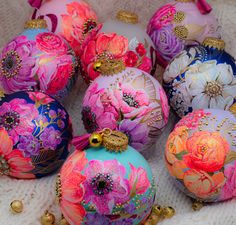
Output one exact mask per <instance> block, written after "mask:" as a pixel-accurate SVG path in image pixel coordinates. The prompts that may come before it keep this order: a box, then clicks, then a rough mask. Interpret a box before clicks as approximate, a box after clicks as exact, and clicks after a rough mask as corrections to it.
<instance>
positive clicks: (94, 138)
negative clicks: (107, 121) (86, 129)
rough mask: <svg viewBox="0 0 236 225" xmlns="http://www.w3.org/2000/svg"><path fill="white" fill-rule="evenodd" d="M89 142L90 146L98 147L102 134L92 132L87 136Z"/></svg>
mask: <svg viewBox="0 0 236 225" xmlns="http://www.w3.org/2000/svg"><path fill="white" fill-rule="evenodd" d="M89 143H90V146H91V147H94V148H97V147H100V146H101V144H102V135H101V134H99V133H96V132H94V133H93V134H91V136H90V137H89Z"/></svg>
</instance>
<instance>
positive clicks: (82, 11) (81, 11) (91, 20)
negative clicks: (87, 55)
mask: <svg viewBox="0 0 236 225" xmlns="http://www.w3.org/2000/svg"><path fill="white" fill-rule="evenodd" d="M97 25H98V20H97V16H96V13H95V12H94V11H93V10H92V8H91V7H90V6H89V5H88V4H87V3H86V2H84V1H79V2H75V1H74V2H71V3H69V4H67V14H64V15H62V27H63V32H62V36H63V37H64V38H65V39H66V40H67V41H68V42H69V44H70V45H71V47H72V48H73V49H74V51H75V53H76V55H81V51H82V48H81V43H82V42H83V41H84V39H86V38H87V37H88V36H95V35H96V34H97V32H98V29H97V27H98V26H97ZM94 30H95V31H96V32H92V31H94ZM90 38H91V37H90ZM90 38H89V39H90Z"/></svg>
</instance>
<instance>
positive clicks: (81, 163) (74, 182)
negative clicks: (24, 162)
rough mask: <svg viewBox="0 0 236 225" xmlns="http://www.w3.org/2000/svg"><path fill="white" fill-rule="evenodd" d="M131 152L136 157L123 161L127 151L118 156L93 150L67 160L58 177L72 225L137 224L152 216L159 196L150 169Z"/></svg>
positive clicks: (63, 207)
mask: <svg viewBox="0 0 236 225" xmlns="http://www.w3.org/2000/svg"><path fill="white" fill-rule="evenodd" d="M97 151H99V154H103V157H102V158H103V159H102V158H101V157H100V159H98V158H99V157H97V156H98V155H97V153H98V152H97ZM127 152H128V153H127V154H128V155H129V156H131V155H132V157H129V158H127V160H124V159H123V160H122V155H124V156H123V157H127V156H128V155H127V156H126V152H124V153H118V156H117V153H116V154H113V153H107V151H106V149H104V148H99V150H97V149H95V148H94V149H93V148H90V149H88V150H85V151H77V150H76V151H75V152H74V153H73V154H72V155H71V156H70V157H69V158H68V159H67V161H66V162H65V164H64V165H63V167H62V169H61V172H60V174H59V176H58V181H57V187H60V188H59V189H57V195H58V197H59V201H60V207H61V209H62V213H63V215H64V216H65V218H66V219H67V221H68V222H69V223H70V224H71V225H80V224H81V225H82V224H83V225H92V224H105V225H106V224H107V225H119V224H130V225H137V224H139V223H140V222H142V221H144V220H145V219H146V217H147V216H148V215H149V214H150V211H151V207H152V204H153V201H154V197H155V187H154V185H153V181H152V176H151V173H150V172H151V171H150V168H149V166H148V164H147V162H146V161H145V160H144V158H142V157H141V158H140V156H141V155H139V154H138V153H137V152H136V151H135V150H134V149H132V148H130V147H128V150H127ZM135 160H137V162H136V164H137V163H138V162H139V163H140V164H139V166H138V167H136V166H134V165H133V162H135ZM140 160H141V161H140ZM147 168H148V169H147Z"/></svg>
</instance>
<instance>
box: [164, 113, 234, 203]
mask: <svg viewBox="0 0 236 225" xmlns="http://www.w3.org/2000/svg"><path fill="white" fill-rule="evenodd" d="M235 126H236V117H235V116H234V115H233V114H232V113H231V112H229V111H224V110H219V109H200V110H196V111H194V112H192V113H189V114H188V115H187V116H185V117H183V118H182V119H181V120H180V121H179V123H177V125H176V126H175V129H174V130H173V132H172V133H171V134H170V136H169V138H168V140H167V143H166V149H165V162H166V166H167V169H168V171H169V173H170V174H171V176H172V177H173V178H174V179H175V180H176V184H177V186H178V187H179V188H180V189H181V190H182V191H184V192H185V193H186V194H187V195H189V196H190V197H192V198H195V199H197V200H200V201H205V202H217V201H225V200H228V199H231V198H234V197H236V192H235V190H236V186H235V184H236V182H235V181H236V176H235V165H236V147H235V146H236V143H235V135H236V132H235Z"/></svg>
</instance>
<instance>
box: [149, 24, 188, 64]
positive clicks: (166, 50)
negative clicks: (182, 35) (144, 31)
mask: <svg viewBox="0 0 236 225" xmlns="http://www.w3.org/2000/svg"><path fill="white" fill-rule="evenodd" d="M150 37H151V39H152V41H153V43H154V45H155V46H156V47H157V50H158V51H159V53H160V54H161V55H162V57H163V58H164V59H165V60H167V61H170V60H171V59H172V58H173V57H175V56H176V55H177V54H179V53H180V52H181V51H182V50H183V49H184V42H183V41H182V40H180V39H179V38H177V37H176V36H175V34H174V32H173V25H168V26H164V27H162V28H161V29H159V30H153V32H152V33H151V35H150Z"/></svg>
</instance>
